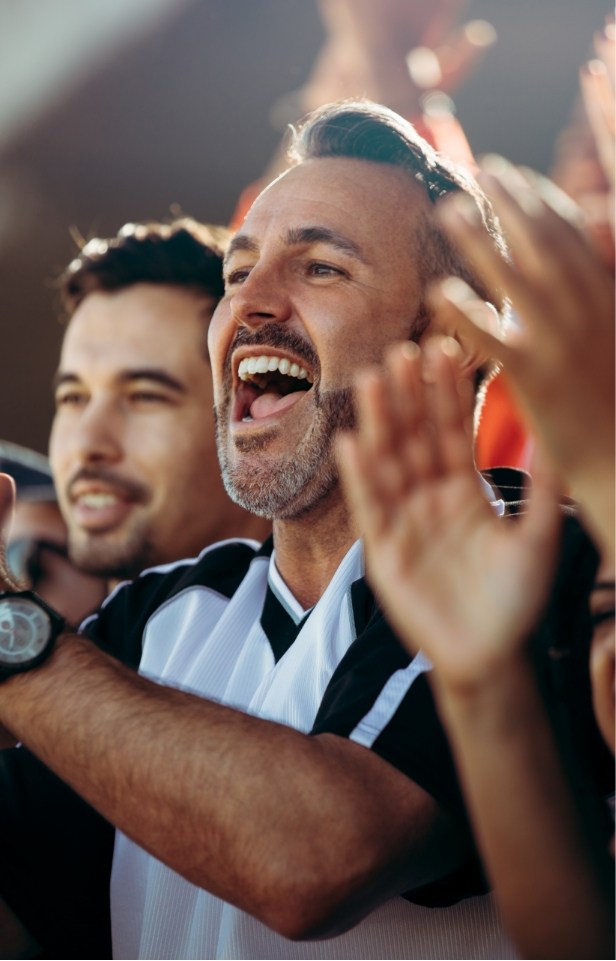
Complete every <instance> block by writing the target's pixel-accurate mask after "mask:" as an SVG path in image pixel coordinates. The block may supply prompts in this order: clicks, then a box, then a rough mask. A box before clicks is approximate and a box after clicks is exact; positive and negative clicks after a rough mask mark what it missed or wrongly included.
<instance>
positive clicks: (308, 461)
mask: <svg viewBox="0 0 616 961" xmlns="http://www.w3.org/2000/svg"><path fill="white" fill-rule="evenodd" d="M313 389H314V392H315V406H316V408H317V413H316V416H315V419H314V423H313V426H312V430H311V432H310V434H309V435H308V436H307V437H306V438H305V440H304V441H303V442H302V444H301V446H300V447H299V449H296V450H294V451H292V452H291V453H290V454H289V455H288V457H286V458H284V459H279V460H277V461H276V462H275V463H271V461H269V460H268V455H267V438H265V437H264V438H261V439H260V440H256V441H255V442H250V441H249V442H247V444H244V445H242V447H240V446H239V445H238V449H240V450H242V448H243V450H244V451H245V452H246V453H248V452H249V450H250V451H252V452H254V453H255V454H256V453H257V452H258V450H259V449H263V450H264V454H263V463H262V465H259V463H258V459H257V458H251V463H250V465H249V466H248V467H246V468H245V469H242V468H238V467H233V466H231V465H230V463H229V460H230V459H229V457H228V453H227V426H228V410H222V411H221V412H217V418H216V437H217V443H218V457H219V460H220V466H221V471H222V477H223V481H224V485H225V488H226V490H227V493H228V494H229V496H230V497H231V499H232V500H234V501H235V502H236V503H237V504H240V506H241V507H244V508H245V509H246V510H248V511H250V512H251V513H252V514H257V515H259V516H260V517H268V518H270V519H272V520H273V519H277V520H290V519H297V518H299V517H302V516H303V515H305V514H307V513H309V512H310V511H311V510H312V509H313V508H314V507H315V506H316V505H317V504H318V503H320V502H321V501H322V500H323V499H324V498H325V497H327V495H328V494H329V493H330V492H331V491H332V490H333V489H334V488H335V487H336V485H337V483H338V471H337V467H336V464H335V460H334V456H333V452H332V443H333V438H334V436H335V434H336V433H337V431H338V430H340V429H350V428H352V427H353V426H354V423H355V413H354V408H353V397H352V395H353V392H352V390H351V388H350V387H344V388H340V389H339V390H328V391H324V392H319V389H318V387H315V388H313ZM255 460H257V462H256V463H255Z"/></svg>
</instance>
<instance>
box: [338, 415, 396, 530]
mask: <svg viewBox="0 0 616 961" xmlns="http://www.w3.org/2000/svg"><path fill="white" fill-rule="evenodd" d="M335 453H336V460H337V463H338V470H339V473H340V480H341V483H342V490H343V493H344V495H345V498H346V502H347V504H348V507H349V509H350V512H351V517H352V522H353V526H354V527H355V529H356V532H357V535H358V536H360V537H364V538H367V539H368V540H371V539H373V538H377V537H379V536H380V535H381V533H382V532H383V530H384V529H385V527H386V524H387V500H386V499H385V498H384V497H383V493H382V489H381V488H380V487H379V484H378V478H377V476H376V475H375V473H374V472H373V471H371V470H370V464H371V463H374V462H371V461H370V460H369V459H368V458H367V457H366V454H365V451H363V450H362V449H361V446H360V444H359V442H358V438H357V437H356V436H354V435H353V434H351V433H349V432H343V433H340V434H339V435H338V437H337V438H336V441H335Z"/></svg>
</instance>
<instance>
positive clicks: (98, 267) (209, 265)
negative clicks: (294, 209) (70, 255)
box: [59, 217, 231, 316]
mask: <svg viewBox="0 0 616 961" xmlns="http://www.w3.org/2000/svg"><path fill="white" fill-rule="evenodd" d="M230 236H231V234H230V232H229V231H228V230H227V229H226V228H225V227H215V226H211V225H207V224H200V223H198V222H197V221H196V220H193V219H192V218H190V217H182V218H181V219H178V220H174V221H172V222H171V223H168V224H165V223H157V222H151V223H140V224H125V225H124V226H123V227H122V228H121V229H120V230H119V231H118V233H117V234H116V236H115V237H111V238H107V239H103V238H100V237H96V238H94V239H92V240H89V241H88V242H87V243H86V244H84V246H83V247H82V249H81V251H80V253H79V255H78V256H77V257H76V258H75V259H74V260H73V261H71V263H70V264H69V265H68V267H67V268H66V270H65V271H64V273H63V274H62V276H61V277H60V280H59V288H60V297H61V301H62V306H63V308H64V311H65V312H66V314H67V315H68V316H70V315H71V314H72V313H73V312H74V311H75V310H76V309H77V307H78V306H79V304H80V303H81V302H82V301H83V300H84V299H85V298H86V297H87V296H88V294H91V293H93V292H95V291H102V292H105V291H109V292H111V291H116V290H121V289H122V288H123V287H130V286H132V285H133V284H139V283H147V284H168V285H173V286H176V287H185V288H188V289H189V290H193V291H195V293H197V294H203V295H204V296H208V297H211V298H213V299H214V300H215V301H218V300H219V299H220V298H221V297H222V294H223V290H224V285H223V279H222V258H223V255H224V252H225V249H226V246H227V244H228V241H229V238H230Z"/></svg>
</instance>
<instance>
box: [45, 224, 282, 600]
mask: <svg viewBox="0 0 616 961" xmlns="http://www.w3.org/2000/svg"><path fill="white" fill-rule="evenodd" d="M227 240H228V237H227V234H226V231H224V229H223V228H218V227H216V228H214V227H208V226H206V225H203V224H198V223H197V222H196V221H193V220H190V219H189V218H183V219H181V220H178V221H175V222H174V223H172V224H158V223H150V224H140V225H137V224H127V225H126V226H125V227H123V228H122V229H121V230H120V231H119V233H118V235H117V236H116V237H114V238H111V239H109V240H101V239H100V238H96V239H94V240H91V241H90V242H89V243H88V244H86V245H85V247H84V248H83V249H82V250H81V252H80V254H79V256H78V257H77V258H76V259H75V260H74V261H72V263H71V264H70V265H69V267H68V269H67V271H66V272H65V274H64V276H63V278H62V288H61V291H62V295H63V300H64V304H65V307H66V309H67V311H68V313H69V315H70V320H69V323H68V327H67V330H66V334H65V336H64V340H63V343H62V352H61V356H60V363H59V367H58V371H57V373H56V376H55V401H56V413H55V417H54V420H53V425H52V431H51V438H50V448H49V450H50V460H51V465H52V470H53V475H54V481H55V485H56V489H57V491H58V499H59V502H60V507H61V510H62V514H63V516H64V519H65V521H66V524H67V526H68V529H69V548H70V554H71V559H72V561H73V562H74V563H75V564H76V565H77V566H78V567H79V568H81V569H82V570H84V571H89V572H90V573H95V574H98V575H101V576H103V577H105V578H107V579H108V582H109V586H110V587H114V586H115V585H116V584H118V583H119V582H120V581H121V580H125V579H128V578H133V577H136V576H137V574H139V573H140V571H142V570H143V569H144V568H146V567H151V566H153V565H155V564H166V563H169V562H172V561H176V560H179V559H180V558H183V557H192V556H194V555H195V554H198V553H199V551H201V550H202V549H203V547H205V546H206V545H207V544H211V543H213V542H215V541H218V540H221V539H223V538H224V537H255V538H256V539H258V540H259V541H260V540H262V539H263V538H264V537H265V536H267V533H268V531H269V527H268V525H267V524H266V523H265V522H263V521H260V520H257V519H256V518H255V517H253V516H251V515H249V514H247V513H246V511H244V510H242V509H241V508H239V507H238V506H237V504H234V503H233V502H232V501H231V500H230V499H229V498H228V497H227V495H226V494H225V491H224V489H223V486H222V482H221V479H220V471H219V468H218V461H217V458H216V442H215V437H214V415H213V393H212V376H211V368H210V360H209V356H208V352H207V327H208V323H209V320H210V318H211V315H212V312H213V310H214V308H215V306H216V303H217V302H218V300H219V298H220V296H221V294H222V292H223V284H222V272H221V256H222V250H223V248H224V245H225V243H226V242H227Z"/></svg>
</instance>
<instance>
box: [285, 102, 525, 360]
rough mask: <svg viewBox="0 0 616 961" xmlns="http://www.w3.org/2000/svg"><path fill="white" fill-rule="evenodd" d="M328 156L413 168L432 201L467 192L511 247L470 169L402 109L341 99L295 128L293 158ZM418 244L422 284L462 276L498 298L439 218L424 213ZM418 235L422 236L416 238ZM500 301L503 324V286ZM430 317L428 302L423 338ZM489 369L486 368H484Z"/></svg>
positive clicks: (503, 251)
mask: <svg viewBox="0 0 616 961" xmlns="http://www.w3.org/2000/svg"><path fill="white" fill-rule="evenodd" d="M323 157H349V158H352V159H356V160H368V161H371V162H372V163H379V164H388V165H389V166H392V167H399V168H401V169H402V170H406V171H408V173H409V175H410V176H411V177H412V179H413V180H414V181H415V183H417V184H418V186H419V187H421V189H422V190H423V192H424V193H425V195H426V197H427V198H428V200H429V201H430V203H431V204H436V203H437V202H438V201H439V200H441V199H443V198H444V197H447V196H448V195H449V194H453V193H460V192H462V193H464V194H466V196H467V197H469V198H470V200H471V201H472V202H473V203H474V205H475V209H476V211H477V217H478V218H479V220H480V221H481V223H483V225H484V227H485V229H486V231H487V232H488V234H489V235H490V237H491V238H492V242H493V244H494V246H495V248H496V250H497V251H498V252H499V254H500V255H501V256H503V257H505V258H506V257H507V248H506V244H505V241H504V239H503V236H502V234H501V231H500V227H499V224H498V220H497V218H496V216H495V214H494V212H493V210H492V206H491V204H490V202H489V200H488V199H487V197H486V196H485V195H484V193H483V192H482V191H481V189H480V188H479V186H478V185H477V184H476V182H475V181H474V179H473V178H472V177H471V176H470V174H468V173H466V171H465V170H464V169H463V168H461V167H460V166H459V165H457V164H454V163H451V162H450V161H448V160H447V159H446V158H445V157H443V156H441V155H440V154H438V153H437V152H436V151H435V150H434V149H433V148H432V147H431V146H430V144H429V143H428V142H427V141H426V140H424V138H423V137H421V136H420V135H419V134H418V133H417V131H416V130H415V128H414V127H413V125H412V124H410V123H408V121H406V120H404V119H403V118H402V117H400V116H399V115H398V114H396V113H394V112H393V111H392V110H389V109H388V108H387V107H383V106H381V105H380V104H375V103H371V102H370V101H364V100H359V101H340V102H338V103H335V104H330V105H328V106H325V107H322V108H320V109H319V110H316V111H315V112H314V113H312V114H309V115H308V117H307V118H306V119H305V120H304V121H303V122H302V123H301V124H300V125H299V126H298V127H297V128H296V129H295V130H293V139H292V142H291V145H290V148H289V158H290V160H291V162H292V163H294V164H299V163H302V162H304V161H307V160H315V159H318V158H323ZM418 231H419V236H418V237H416V243H415V244H414V246H415V249H416V250H417V251H418V257H419V259H420V263H419V268H420V277H421V279H422V283H423V287H424V290H425V287H426V286H427V285H428V284H429V283H430V282H431V281H433V280H436V279H438V278H439V277H445V276H449V275H450V274H451V275H454V276H457V277H461V278H462V279H463V280H465V281H466V282H467V283H468V284H470V286H471V287H472V288H473V289H474V290H475V291H477V293H478V294H479V296H480V297H482V298H483V299H484V300H488V301H492V302H494V299H495V291H493V290H492V291H488V290H487V289H486V288H485V285H484V284H483V282H482V280H481V279H480V278H479V277H477V275H476V274H475V273H474V271H473V270H472V268H471V267H470V265H469V264H468V263H467V262H466V260H465V259H464V257H463V256H462V254H461V253H460V252H459V251H458V250H457V249H456V248H455V247H454V246H453V244H451V243H450V241H449V240H448V238H447V237H446V236H445V234H444V233H443V232H442V231H441V229H440V228H439V226H438V223H437V221H436V218H432V217H428V216H425V215H423V214H422V215H421V217H420V221H419V225H418ZM417 241H418V242H417ZM496 295H497V296H496V301H497V302H496V303H495V307H496V308H497V309H498V311H499V315H500V318H501V323H502V324H503V326H504V325H505V324H506V323H507V320H508V315H509V305H508V301H507V299H506V297H505V296H504V294H503V293H502V292H498V291H497V292H496ZM429 322H430V314H429V309H428V307H427V305H425V304H424V305H423V307H422V310H421V312H420V316H419V317H418V325H417V327H416V329H415V330H414V333H413V336H414V338H419V336H420V335H421V334H422V333H423V331H424V330H425V329H426V327H427V326H428V324H429ZM485 373H488V372H487V371H484V374H485Z"/></svg>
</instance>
